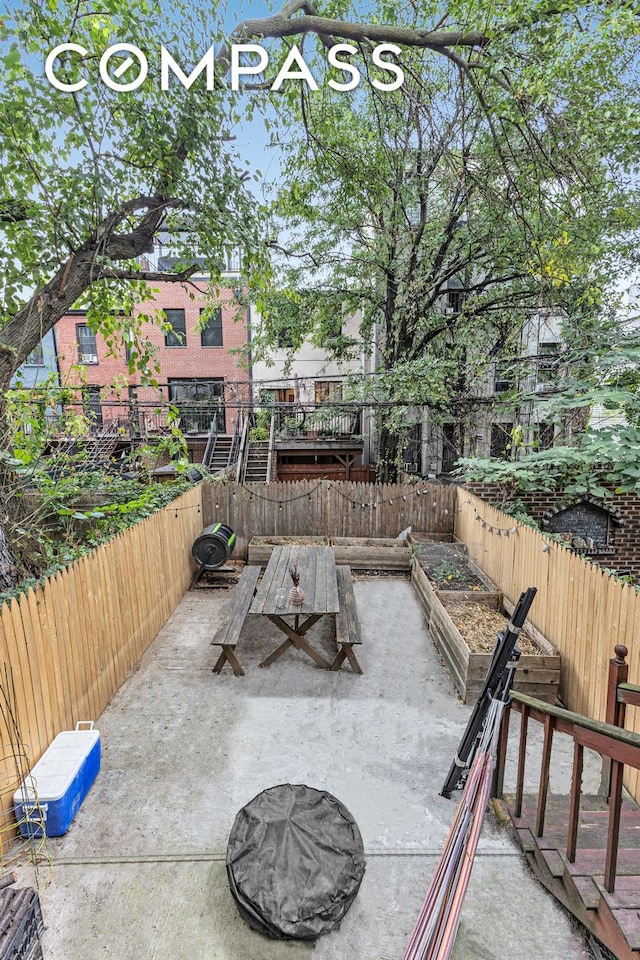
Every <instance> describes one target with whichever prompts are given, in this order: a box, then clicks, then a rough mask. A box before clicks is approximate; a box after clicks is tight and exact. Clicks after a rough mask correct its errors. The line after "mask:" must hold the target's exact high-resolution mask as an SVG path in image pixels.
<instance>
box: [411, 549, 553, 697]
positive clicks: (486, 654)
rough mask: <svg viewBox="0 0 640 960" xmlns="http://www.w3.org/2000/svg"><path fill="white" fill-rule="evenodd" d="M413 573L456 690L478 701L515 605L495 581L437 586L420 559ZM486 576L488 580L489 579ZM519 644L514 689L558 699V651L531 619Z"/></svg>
mask: <svg viewBox="0 0 640 960" xmlns="http://www.w3.org/2000/svg"><path fill="white" fill-rule="evenodd" d="M411 579H412V582H413V585H414V588H415V590H416V592H417V594H418V596H419V597H420V600H421V602H422V605H423V607H424V611H425V615H426V619H427V625H428V628H429V632H430V633H431V636H432V637H433V641H434V643H435V644H436V646H437V648H438V650H439V651H440V654H441V655H442V659H443V660H444V662H445V665H446V667H447V669H448V670H449V673H450V674H451V678H452V680H453V683H454V685H455V687H456V689H457V691H458V693H459V694H460V696H461V698H462V700H463V702H464V703H475V702H476V700H477V699H478V696H479V694H480V691H481V689H482V686H483V683H484V680H485V677H486V675H487V671H488V669H489V664H490V661H491V653H492V651H493V648H494V646H495V642H496V638H497V634H498V631H499V630H500V629H502V628H503V627H504V626H506V617H507V616H509V615H510V613H511V612H512V610H513V607H512V605H510V604H507V603H506V602H505V601H504V598H503V597H502V594H501V593H499V591H497V590H496V589H495V587H494V589H493V591H490V590H486V589H485V590H483V591H479V590H476V591H474V590H469V591H460V590H451V591H447V590H438V589H436V587H435V586H434V585H433V584H432V583H431V582H430V581H429V578H428V577H427V575H426V573H425V571H424V570H423V569H422V566H421V564H419V563H417V564H415V565H414V567H413V569H412V573H411ZM484 579H485V584H484V585H485V586H486V585H487V583H488V581H486V578H484ZM465 608H466V609H465ZM464 635H466V637H467V639H465V636H464ZM519 646H520V649H521V650H522V656H521V657H520V662H519V664H518V668H517V670H516V678H515V682H514V689H516V690H519V691H520V692H522V693H527V694H529V696H532V697H537V698H538V699H539V700H544V701H546V702H547V703H554V702H555V700H556V697H557V695H558V686H559V683H560V655H559V653H558V652H557V650H556V649H555V648H554V647H553V646H552V645H551V644H550V643H549V641H548V640H547V639H546V638H545V637H543V636H542V634H541V633H540V632H539V631H538V630H536V628H535V627H533V626H532V625H531V624H530V623H529V622H528V621H527V622H526V624H525V629H524V631H523V634H522V635H521V643H520V644H519Z"/></svg>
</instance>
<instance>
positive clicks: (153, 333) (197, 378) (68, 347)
mask: <svg viewBox="0 0 640 960" xmlns="http://www.w3.org/2000/svg"><path fill="white" fill-rule="evenodd" d="M236 284H237V280H236ZM207 286H208V285H207V281H206V279H199V280H192V281H190V282H189V283H169V282H161V283H156V284H154V285H153V290H154V296H153V299H151V300H148V301H146V302H145V303H143V304H141V305H140V306H139V307H138V308H137V310H138V311H139V312H140V313H144V314H148V315H153V314H155V313H156V311H158V312H160V313H161V314H163V315H164V317H165V318H166V320H167V321H168V322H169V323H170V324H171V327H172V329H166V330H163V329H162V328H161V326H159V325H158V324H156V323H153V322H148V323H145V324H144V328H143V333H144V336H145V337H146V338H147V339H148V341H149V342H150V343H151V344H152V345H153V348H154V352H155V360H156V362H157V363H158V365H159V373H156V374H155V379H156V380H157V382H158V387H157V388H156V387H149V386H143V385H142V382H141V381H142V377H141V374H140V373H139V372H138V371H135V372H134V373H131V374H130V373H129V368H128V363H127V355H126V349H127V348H126V347H125V346H122V347H119V348H118V350H117V351H116V354H115V355H112V352H111V351H110V349H109V347H108V345H107V343H106V341H105V338H104V337H103V336H102V334H100V333H94V331H93V330H92V329H91V327H90V326H89V325H88V324H87V319H86V310H72V311H70V312H69V313H68V314H67V315H66V316H64V317H62V318H61V319H60V320H59V321H58V323H57V324H56V343H57V349H58V365H59V370H60V378H61V381H62V383H63V384H68V385H70V386H75V385H77V386H78V406H79V407H80V406H81V407H82V408H83V409H84V410H85V412H86V413H88V414H89V415H90V416H92V417H93V418H94V419H95V421H96V424H97V425H98V426H105V425H107V424H108V423H109V422H112V421H114V420H115V421H118V422H120V423H121V422H122V418H123V416H124V417H126V418H127V420H128V421H129V422H130V423H131V422H134V423H135V424H136V426H137V428H139V429H140V431H141V432H148V431H149V430H152V429H153V425H154V423H155V424H157V425H159V424H160V423H161V422H162V417H163V414H162V409H163V408H164V407H166V404H167V402H169V401H170V402H171V403H173V404H174V405H175V406H176V407H177V408H178V410H179V412H180V426H181V429H182V430H183V432H184V433H185V434H187V435H189V434H201V433H207V432H208V430H209V425H210V422H211V420H212V419H215V420H216V424H217V428H218V431H219V432H220V433H231V432H232V431H233V427H234V424H235V415H234V414H235V411H236V410H237V408H238V406H239V405H240V404H243V405H246V404H247V403H248V401H249V397H250V390H251V384H250V374H249V373H248V371H247V370H246V369H243V367H242V365H241V364H242V359H243V357H242V348H246V345H247V343H248V340H249V335H248V322H249V312H248V309H247V308H246V307H245V306H244V305H240V304H239V303H238V297H237V293H236V285H235V284H234V282H233V278H229V281H228V284H227V285H225V287H224V288H222V289H221V290H219V291H217V294H216V298H215V305H212V302H211V301H210V300H209V299H208V297H207ZM204 311H206V313H205V312H204ZM238 350H240V352H239V353H238V352H235V351H238ZM122 401H128V403H127V404H126V405H123V403H122ZM165 420H166V416H165Z"/></svg>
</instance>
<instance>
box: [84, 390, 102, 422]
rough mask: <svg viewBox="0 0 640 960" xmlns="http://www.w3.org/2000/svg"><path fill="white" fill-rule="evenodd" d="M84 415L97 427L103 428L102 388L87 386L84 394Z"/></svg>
mask: <svg viewBox="0 0 640 960" xmlns="http://www.w3.org/2000/svg"><path fill="white" fill-rule="evenodd" d="M82 400H83V407H84V414H85V416H86V417H88V419H89V420H91V421H92V422H93V423H94V424H95V426H97V427H101V426H102V403H101V402H100V387H99V386H95V385H94V384H87V386H86V387H85V388H84V390H83V392H82Z"/></svg>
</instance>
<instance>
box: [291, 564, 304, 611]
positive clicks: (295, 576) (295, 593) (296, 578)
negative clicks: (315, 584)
mask: <svg viewBox="0 0 640 960" xmlns="http://www.w3.org/2000/svg"><path fill="white" fill-rule="evenodd" d="M289 576H290V577H291V579H292V581H293V586H292V587H291V590H289V603H292V604H294V605H295V606H296V607H299V606H300V605H301V604H303V603H304V590H303V589H302V587H301V586H300V574H299V573H298V568H297V567H291V569H290V570H289Z"/></svg>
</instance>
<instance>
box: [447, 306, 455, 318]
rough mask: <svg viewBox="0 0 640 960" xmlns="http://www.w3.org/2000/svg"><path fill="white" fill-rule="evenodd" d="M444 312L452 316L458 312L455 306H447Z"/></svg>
mask: <svg viewBox="0 0 640 960" xmlns="http://www.w3.org/2000/svg"><path fill="white" fill-rule="evenodd" d="M444 312H445V314H447V316H449V317H451V316H453V314H454V313H456V312H457V311H456V308H455V307H445V308H444Z"/></svg>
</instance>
